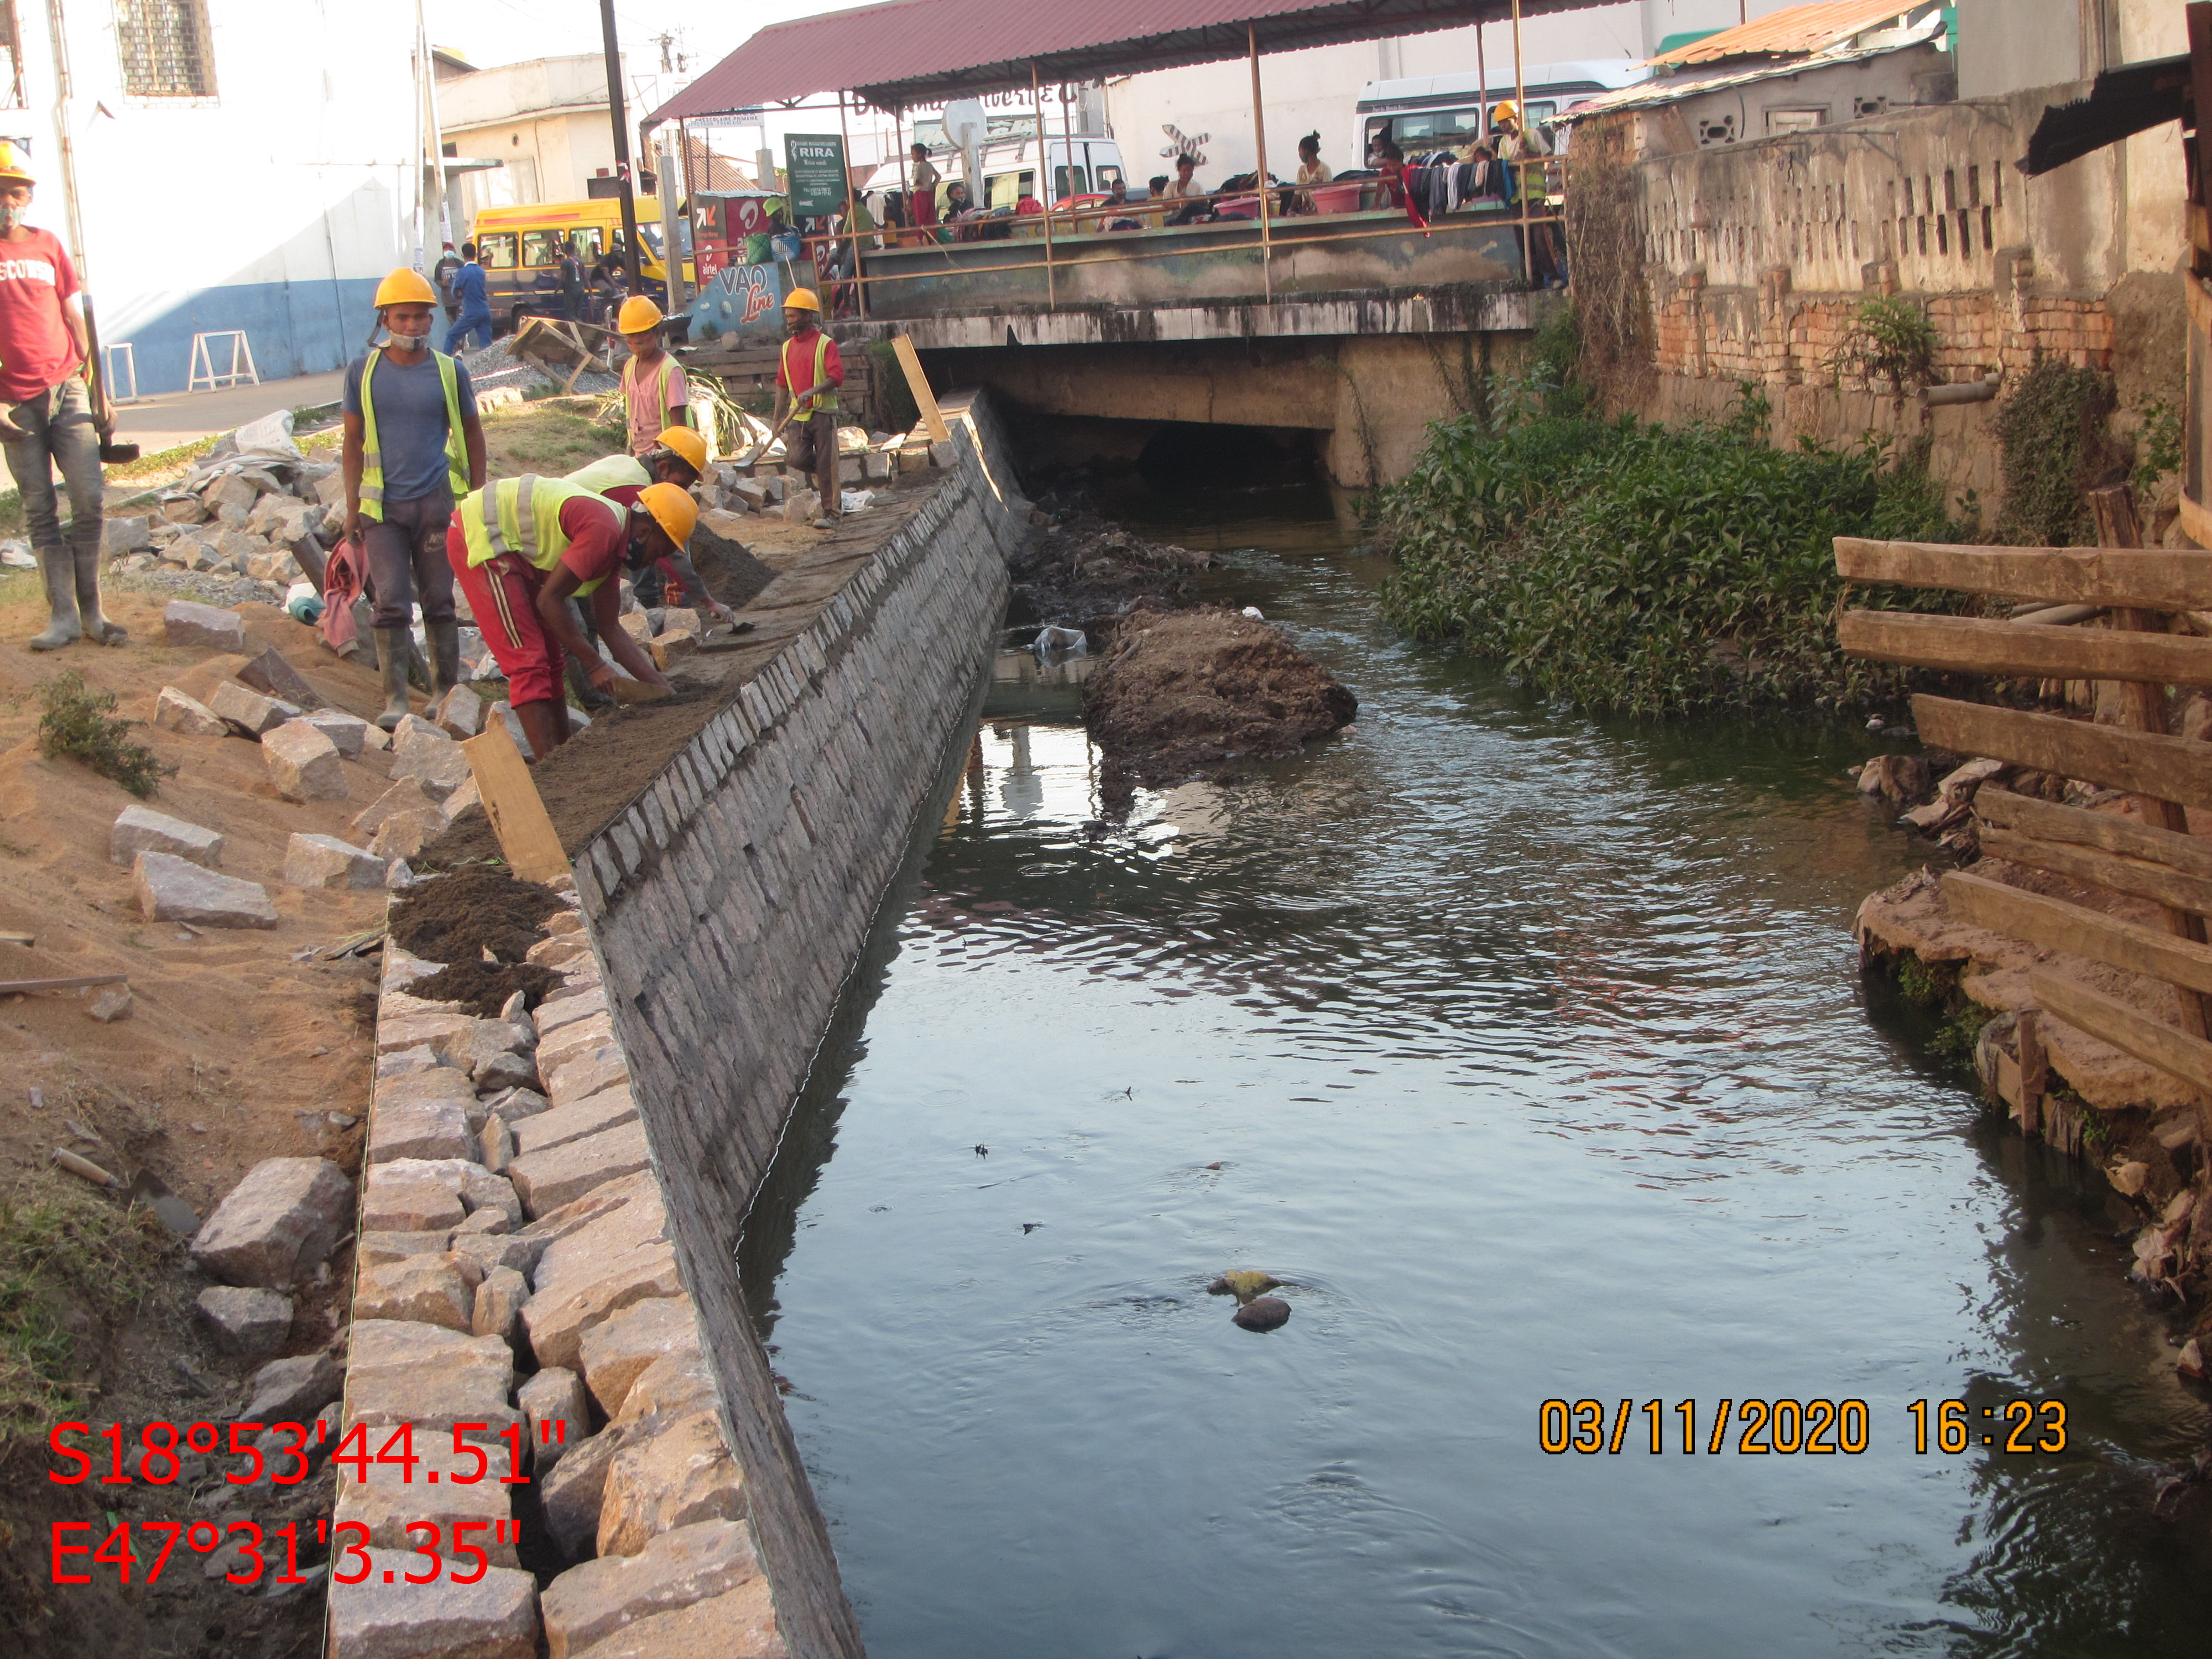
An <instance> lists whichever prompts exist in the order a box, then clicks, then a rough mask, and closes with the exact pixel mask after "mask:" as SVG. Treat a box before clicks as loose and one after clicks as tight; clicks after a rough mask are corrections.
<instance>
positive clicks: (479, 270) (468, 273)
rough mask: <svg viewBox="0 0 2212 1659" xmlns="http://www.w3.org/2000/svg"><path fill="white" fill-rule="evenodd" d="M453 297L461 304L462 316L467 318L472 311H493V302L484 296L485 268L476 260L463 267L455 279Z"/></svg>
mask: <svg viewBox="0 0 2212 1659" xmlns="http://www.w3.org/2000/svg"><path fill="white" fill-rule="evenodd" d="M453 297H454V298H455V299H457V300H459V301H460V302H461V314H462V315H463V316H467V315H468V314H469V313H471V312H472V311H484V312H489V310H490V309H491V301H489V299H487V298H486V297H485V295H484V273H483V266H482V265H480V264H477V262H476V261H475V260H473V259H471V260H470V261H469V262H468V264H465V265H463V266H462V267H461V269H460V274H459V276H455V277H454V278H453Z"/></svg>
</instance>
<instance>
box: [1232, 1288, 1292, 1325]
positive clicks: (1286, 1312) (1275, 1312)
mask: <svg viewBox="0 0 2212 1659" xmlns="http://www.w3.org/2000/svg"><path fill="white" fill-rule="evenodd" d="M1229 1317H1230V1319H1231V1322H1233V1323H1235V1324H1237V1325H1241V1326H1243V1328H1245V1329H1246V1330H1248V1331H1273V1330H1279V1329H1280V1328H1282V1327H1283V1326H1285V1325H1287V1324H1288V1323H1290V1319H1291V1304H1289V1303H1287V1302H1285V1301H1284V1300H1283V1298H1282V1297H1279V1296H1263V1297H1259V1298H1257V1299H1256V1300H1255V1301H1251V1302H1248V1303H1246V1304H1244V1305H1243V1307H1241V1308H1239V1309H1238V1310H1237V1311H1236V1312H1235V1313H1233V1314H1231V1315H1230V1316H1229Z"/></svg>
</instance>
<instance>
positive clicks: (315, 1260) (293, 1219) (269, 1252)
mask: <svg viewBox="0 0 2212 1659" xmlns="http://www.w3.org/2000/svg"><path fill="white" fill-rule="evenodd" d="M352 1211H353V1188H352V1186H351V1185H350V1183H349V1182H347V1180H346V1178H345V1176H344V1175H343V1172H341V1171H340V1170H339V1169H338V1166H337V1164H333V1163H331V1161H330V1160H329V1159H328V1158H264V1159H263V1160H262V1161H261V1162H260V1163H258V1164H255V1165H254V1166H253V1167H252V1169H251V1170H247V1171H246V1176H245V1178H244V1179H243V1180H241V1181H240V1182H239V1183H238V1185H236V1186H235V1187H233V1188H231V1189H230V1191H229V1192H228V1194H225V1195H224V1197H223V1200H222V1203H220V1204H218V1205H216V1208H215V1213H214V1214H212V1215H210V1217H209V1218H207V1220H206V1221H205V1222H204V1223H203V1224H202V1225H201V1227H200V1230H199V1231H198V1233H197V1234H196V1235H195V1236H194V1237H193V1239H192V1244H191V1255H192V1260H193V1261H195V1262H197V1264H198V1265H199V1267H200V1270H201V1271H202V1272H203V1273H206V1274H207V1275H208V1276H209V1277H210V1278H211V1279H221V1280H222V1281H223V1282H224V1283H225V1284H227V1285H264V1286H267V1287H269V1288H270V1289H282V1288H283V1287H284V1286H287V1285H290V1284H292V1283H293V1281H294V1280H295V1279H303V1278H305V1277H307V1275H308V1274H310V1273H313V1272H314V1270H315V1268H316V1267H317V1266H318V1265H319V1264H320V1263H321V1261H323V1259H324V1258H325V1256H327V1255H330V1253H331V1247H332V1246H333V1245H335V1244H336V1243H337V1241H338V1239H339V1238H340V1237H341V1236H343V1232H344V1231H345V1229H346V1227H347V1225H348V1224H349V1222H350V1220H351V1219H352Z"/></svg>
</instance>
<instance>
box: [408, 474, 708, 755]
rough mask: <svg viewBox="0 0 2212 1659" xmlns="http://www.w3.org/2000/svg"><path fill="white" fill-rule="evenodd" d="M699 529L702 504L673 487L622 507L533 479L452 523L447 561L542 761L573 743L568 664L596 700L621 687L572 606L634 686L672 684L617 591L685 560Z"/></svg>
mask: <svg viewBox="0 0 2212 1659" xmlns="http://www.w3.org/2000/svg"><path fill="white" fill-rule="evenodd" d="M698 522H699V508H698V507H697V505H696V503H695V502H694V501H692V499H691V497H690V495H687V494H686V493H685V492H684V490H683V489H679V488H678V487H677V486H676V485H674V484H672V483H653V484H647V485H646V486H645V487H644V488H643V489H641V490H639V491H638V493H637V497H636V500H635V501H632V502H630V503H629V504H628V505H625V504H624V503H623V502H620V501H610V500H608V499H607V498H606V497H605V496H604V495H595V494H594V493H592V491H591V490H588V489H584V488H583V487H582V486H580V485H579V484H574V483H570V482H569V481H568V479H566V478H543V477H537V476H536V475H534V474H526V475H524V476H523V477H520V478H502V479H501V480H500V481H499V482H498V483H492V484H487V485H485V486H484V487H483V489H478V490H477V491H476V492H475V493H473V494H472V495H470V496H469V497H468V498H467V499H466V500H465V501H462V503H461V504H460V506H459V508H458V509H457V510H456V511H455V513H454V514H453V528H452V529H451V530H449V531H448V532H447V534H446V556H447V559H448V560H449V561H450V562H451V563H452V565H453V572H454V574H455V575H456V576H458V577H459V580H460V585H461V591H462V592H464V593H465V594H466V595H467V596H468V600H469V606H470V609H471V611H474V612H475V614H476V619H477V627H479V628H481V629H483V637H484V643H485V644H486V645H487V646H489V647H491V653H492V655H493V656H494V657H495V659H498V662H499V666H500V671H501V673H502V674H504V675H505V676H506V677H507V701H508V702H509V703H510V704H511V705H512V707H513V709H514V714H515V718H516V719H517V720H520V722H521V723H522V730H523V733H524V735H525V736H526V737H527V738H529V739H530V748H531V752H532V754H533V755H534V756H535V757H537V758H538V759H540V760H543V759H544V757H546V756H548V755H550V754H551V753H552V752H553V750H556V749H557V748H558V747H560V745H561V744H564V743H566V742H567V741H568V732H569V725H568V699H567V698H566V696H563V695H562V676H563V673H564V671H565V669H566V667H567V663H568V657H569V656H570V655H572V654H573V655H574V658H575V659H576V660H577V661H578V662H580V663H581V664H583V665H585V671H586V678H587V680H588V682H589V684H591V685H592V688H593V689H594V690H599V691H605V690H607V688H608V687H609V686H610V685H611V684H613V681H614V678H615V671H614V670H613V669H612V668H611V667H609V666H608V665H607V664H606V663H605V661H604V660H602V659H601V658H600V656H599V650H598V648H597V647H595V646H594V645H593V644H592V640H591V637H590V635H589V634H587V633H586V629H585V628H584V626H583V623H582V621H581V619H580V617H579V616H578V614H577V612H576V611H575V610H574V608H573V607H572V606H571V605H570V603H569V601H570V600H572V599H574V600H576V601H579V602H580V603H582V604H586V605H589V606H590V608H591V617H592V631H593V632H596V633H597V635H598V636H599V639H600V640H601V641H604V642H605V646H606V648H607V650H608V651H610V652H611V653H613V655H614V659H615V661H616V662H617V664H619V665H621V667H622V669H623V671H624V672H626V673H627V674H629V677H630V678H632V679H636V680H642V681H644V682H645V683H646V684H648V685H659V686H665V685H666V684H668V680H667V678H666V676H665V675H664V674H662V673H661V671H660V670H659V668H657V667H656V666H654V665H653V658H652V656H651V655H650V654H649V653H647V651H646V650H645V648H644V647H642V646H641V645H640V644H639V643H638V642H637V641H635V640H634V639H632V638H631V637H630V636H629V634H628V633H627V632H625V631H624V629H623V627H622V623H621V615H622V580H621V579H622V574H623V572H624V571H625V570H628V571H630V572H633V573H635V572H636V571H640V570H642V569H644V568H646V567H647V565H650V564H652V563H653V562H654V561H655V560H658V559H663V558H666V557H667V556H669V555H671V553H682V552H683V551H684V550H685V547H686V545H687V544H689V543H690V539H691V532H692V530H693V528H694V526H696V525H697V523H698Z"/></svg>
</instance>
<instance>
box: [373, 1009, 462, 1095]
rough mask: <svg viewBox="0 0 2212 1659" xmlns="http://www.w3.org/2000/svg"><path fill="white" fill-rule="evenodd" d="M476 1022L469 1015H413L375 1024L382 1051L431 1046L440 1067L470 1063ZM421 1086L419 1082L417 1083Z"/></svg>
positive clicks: (392, 1052)
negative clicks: (470, 1047) (471, 1039)
mask: <svg viewBox="0 0 2212 1659" xmlns="http://www.w3.org/2000/svg"><path fill="white" fill-rule="evenodd" d="M475 1027H476V1021H475V1020H473V1019H471V1018H470V1017H469V1016H468V1015H466V1014H410V1015H408V1016H407V1017H406V1018H402V1019H380V1020H379V1021H378V1022H377V1023H376V1049H377V1052H378V1053H379V1054H397V1053H399V1052H400V1051H402V1050H404V1049H408V1048H428V1049H429V1050H430V1052H431V1053H432V1054H435V1055H436V1056H437V1060H438V1064H439V1066H441V1068H448V1067H449V1068H453V1069H456V1070H458V1069H462V1068H465V1067H466V1066H467V1065H468V1062H469V1036H470V1033H471V1031H472V1030H474V1029H475ZM418 1086H420V1085H418Z"/></svg>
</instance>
